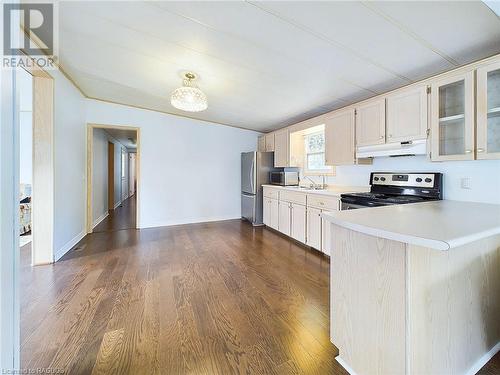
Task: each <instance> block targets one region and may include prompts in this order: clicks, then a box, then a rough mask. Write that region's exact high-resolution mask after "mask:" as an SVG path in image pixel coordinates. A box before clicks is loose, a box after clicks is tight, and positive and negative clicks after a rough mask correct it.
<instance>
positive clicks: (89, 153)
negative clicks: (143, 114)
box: [85, 123, 141, 233]
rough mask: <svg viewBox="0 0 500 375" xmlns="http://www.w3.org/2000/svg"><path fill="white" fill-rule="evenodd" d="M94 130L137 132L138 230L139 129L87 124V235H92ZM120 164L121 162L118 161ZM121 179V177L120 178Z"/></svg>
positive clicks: (137, 190)
mask: <svg viewBox="0 0 500 375" xmlns="http://www.w3.org/2000/svg"><path fill="white" fill-rule="evenodd" d="M94 129H121V130H135V131H136V132H137V153H136V155H137V156H136V166H135V171H136V181H137V188H136V199H137V203H136V221H135V222H136V224H135V225H136V228H139V223H140V212H141V210H140V186H141V184H140V155H141V128H139V127H136V126H124V125H108V124H93V123H88V124H87V210H86V215H85V216H86V219H85V227H86V230H87V233H92V231H93V228H92V226H93V220H92V203H93V202H92V175H93V139H94V137H93V135H94ZM120 163H121V160H120ZM120 177H121V176H120Z"/></svg>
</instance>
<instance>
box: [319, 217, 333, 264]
mask: <svg viewBox="0 0 500 375" xmlns="http://www.w3.org/2000/svg"><path fill="white" fill-rule="evenodd" d="M322 213H328V211H322ZM330 228H331V225H330V222H329V221H328V220H325V219H323V218H321V237H322V238H321V251H322V252H323V253H325V254H326V255H328V256H330V243H331V237H330V232H331V229H330Z"/></svg>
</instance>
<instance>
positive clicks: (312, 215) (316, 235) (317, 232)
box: [306, 208, 322, 250]
mask: <svg viewBox="0 0 500 375" xmlns="http://www.w3.org/2000/svg"><path fill="white" fill-rule="evenodd" d="M321 220H322V219H321V210H319V209H317V208H308V209H307V242H306V244H307V245H308V246H311V247H313V248H315V249H317V250H321Z"/></svg>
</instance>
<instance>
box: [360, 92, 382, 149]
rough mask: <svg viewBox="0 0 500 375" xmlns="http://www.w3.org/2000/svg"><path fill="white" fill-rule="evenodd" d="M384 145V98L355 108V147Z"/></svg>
mask: <svg viewBox="0 0 500 375" xmlns="http://www.w3.org/2000/svg"><path fill="white" fill-rule="evenodd" d="M384 143H385V98H379V99H375V100H371V101H369V102H366V103H364V104H361V105H360V106H357V107H356V146H372V145H378V144H384Z"/></svg>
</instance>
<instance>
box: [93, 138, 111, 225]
mask: <svg viewBox="0 0 500 375" xmlns="http://www.w3.org/2000/svg"><path fill="white" fill-rule="evenodd" d="M92 151H93V152H92V227H94V226H95V225H97V224H98V223H99V222H100V221H101V220H102V219H103V218H104V217H105V216H106V214H107V213H108V135H107V133H106V132H105V131H104V130H103V129H94V134H93V144H92Z"/></svg>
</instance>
